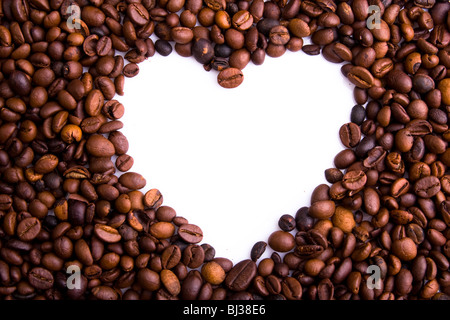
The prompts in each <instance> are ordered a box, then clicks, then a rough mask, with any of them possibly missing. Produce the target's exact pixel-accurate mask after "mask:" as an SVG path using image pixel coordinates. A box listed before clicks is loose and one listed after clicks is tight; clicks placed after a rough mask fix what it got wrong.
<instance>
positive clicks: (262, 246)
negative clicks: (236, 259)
mask: <svg viewBox="0 0 450 320" xmlns="http://www.w3.org/2000/svg"><path fill="white" fill-rule="evenodd" d="M266 247H267V243H266V242H264V241H258V242H257V243H255V244H254V245H253V247H252V250H251V252H250V258H251V259H252V261H256V260H258V259H259V258H260V257H261V256H262V255H263V253H264V251H266Z"/></svg>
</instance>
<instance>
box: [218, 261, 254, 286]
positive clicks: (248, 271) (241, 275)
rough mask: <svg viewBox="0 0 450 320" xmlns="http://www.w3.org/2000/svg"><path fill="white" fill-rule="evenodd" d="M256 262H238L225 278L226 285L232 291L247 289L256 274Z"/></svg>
mask: <svg viewBox="0 0 450 320" xmlns="http://www.w3.org/2000/svg"><path fill="white" fill-rule="evenodd" d="M256 270H257V268H256V264H255V263H254V262H253V261H252V260H242V261H240V262H238V263H237V264H236V265H235V266H234V267H233V268H232V269H231V270H230V272H228V275H227V276H226V278H225V285H226V287H227V288H228V289H230V290H232V291H243V290H246V289H247V288H248V287H249V286H250V283H251V282H252V280H253V278H254V277H255V276H256Z"/></svg>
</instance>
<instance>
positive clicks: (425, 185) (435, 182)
mask: <svg viewBox="0 0 450 320" xmlns="http://www.w3.org/2000/svg"><path fill="white" fill-rule="evenodd" d="M440 188H441V183H440V181H439V179H438V178H436V177H434V176H429V177H424V178H421V179H419V180H418V181H417V182H416V183H415V185H414V192H415V193H416V194H417V195H418V196H420V197H422V198H431V197H433V196H434V195H436V194H437V193H438V192H439V190H440Z"/></svg>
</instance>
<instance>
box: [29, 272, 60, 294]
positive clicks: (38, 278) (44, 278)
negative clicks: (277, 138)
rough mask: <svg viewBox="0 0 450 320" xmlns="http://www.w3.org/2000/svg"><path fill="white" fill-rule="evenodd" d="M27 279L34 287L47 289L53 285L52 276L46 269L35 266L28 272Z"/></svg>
mask: <svg viewBox="0 0 450 320" xmlns="http://www.w3.org/2000/svg"><path fill="white" fill-rule="evenodd" d="M28 281H29V283H30V284H31V285H32V286H33V287H34V288H36V289H39V290H47V289H50V288H51V287H53V283H54V278H53V275H52V274H51V272H50V271H48V270H47V269H44V268H41V267H35V268H33V269H31V270H30V271H29V272H28Z"/></svg>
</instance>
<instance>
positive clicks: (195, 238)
mask: <svg viewBox="0 0 450 320" xmlns="http://www.w3.org/2000/svg"><path fill="white" fill-rule="evenodd" d="M178 235H179V236H180V238H181V239H183V240H184V241H186V242H187V243H198V242H200V241H202V239H203V231H202V230H201V229H200V227H198V226H196V225H194V224H183V225H181V226H180V227H179V228H178Z"/></svg>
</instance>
